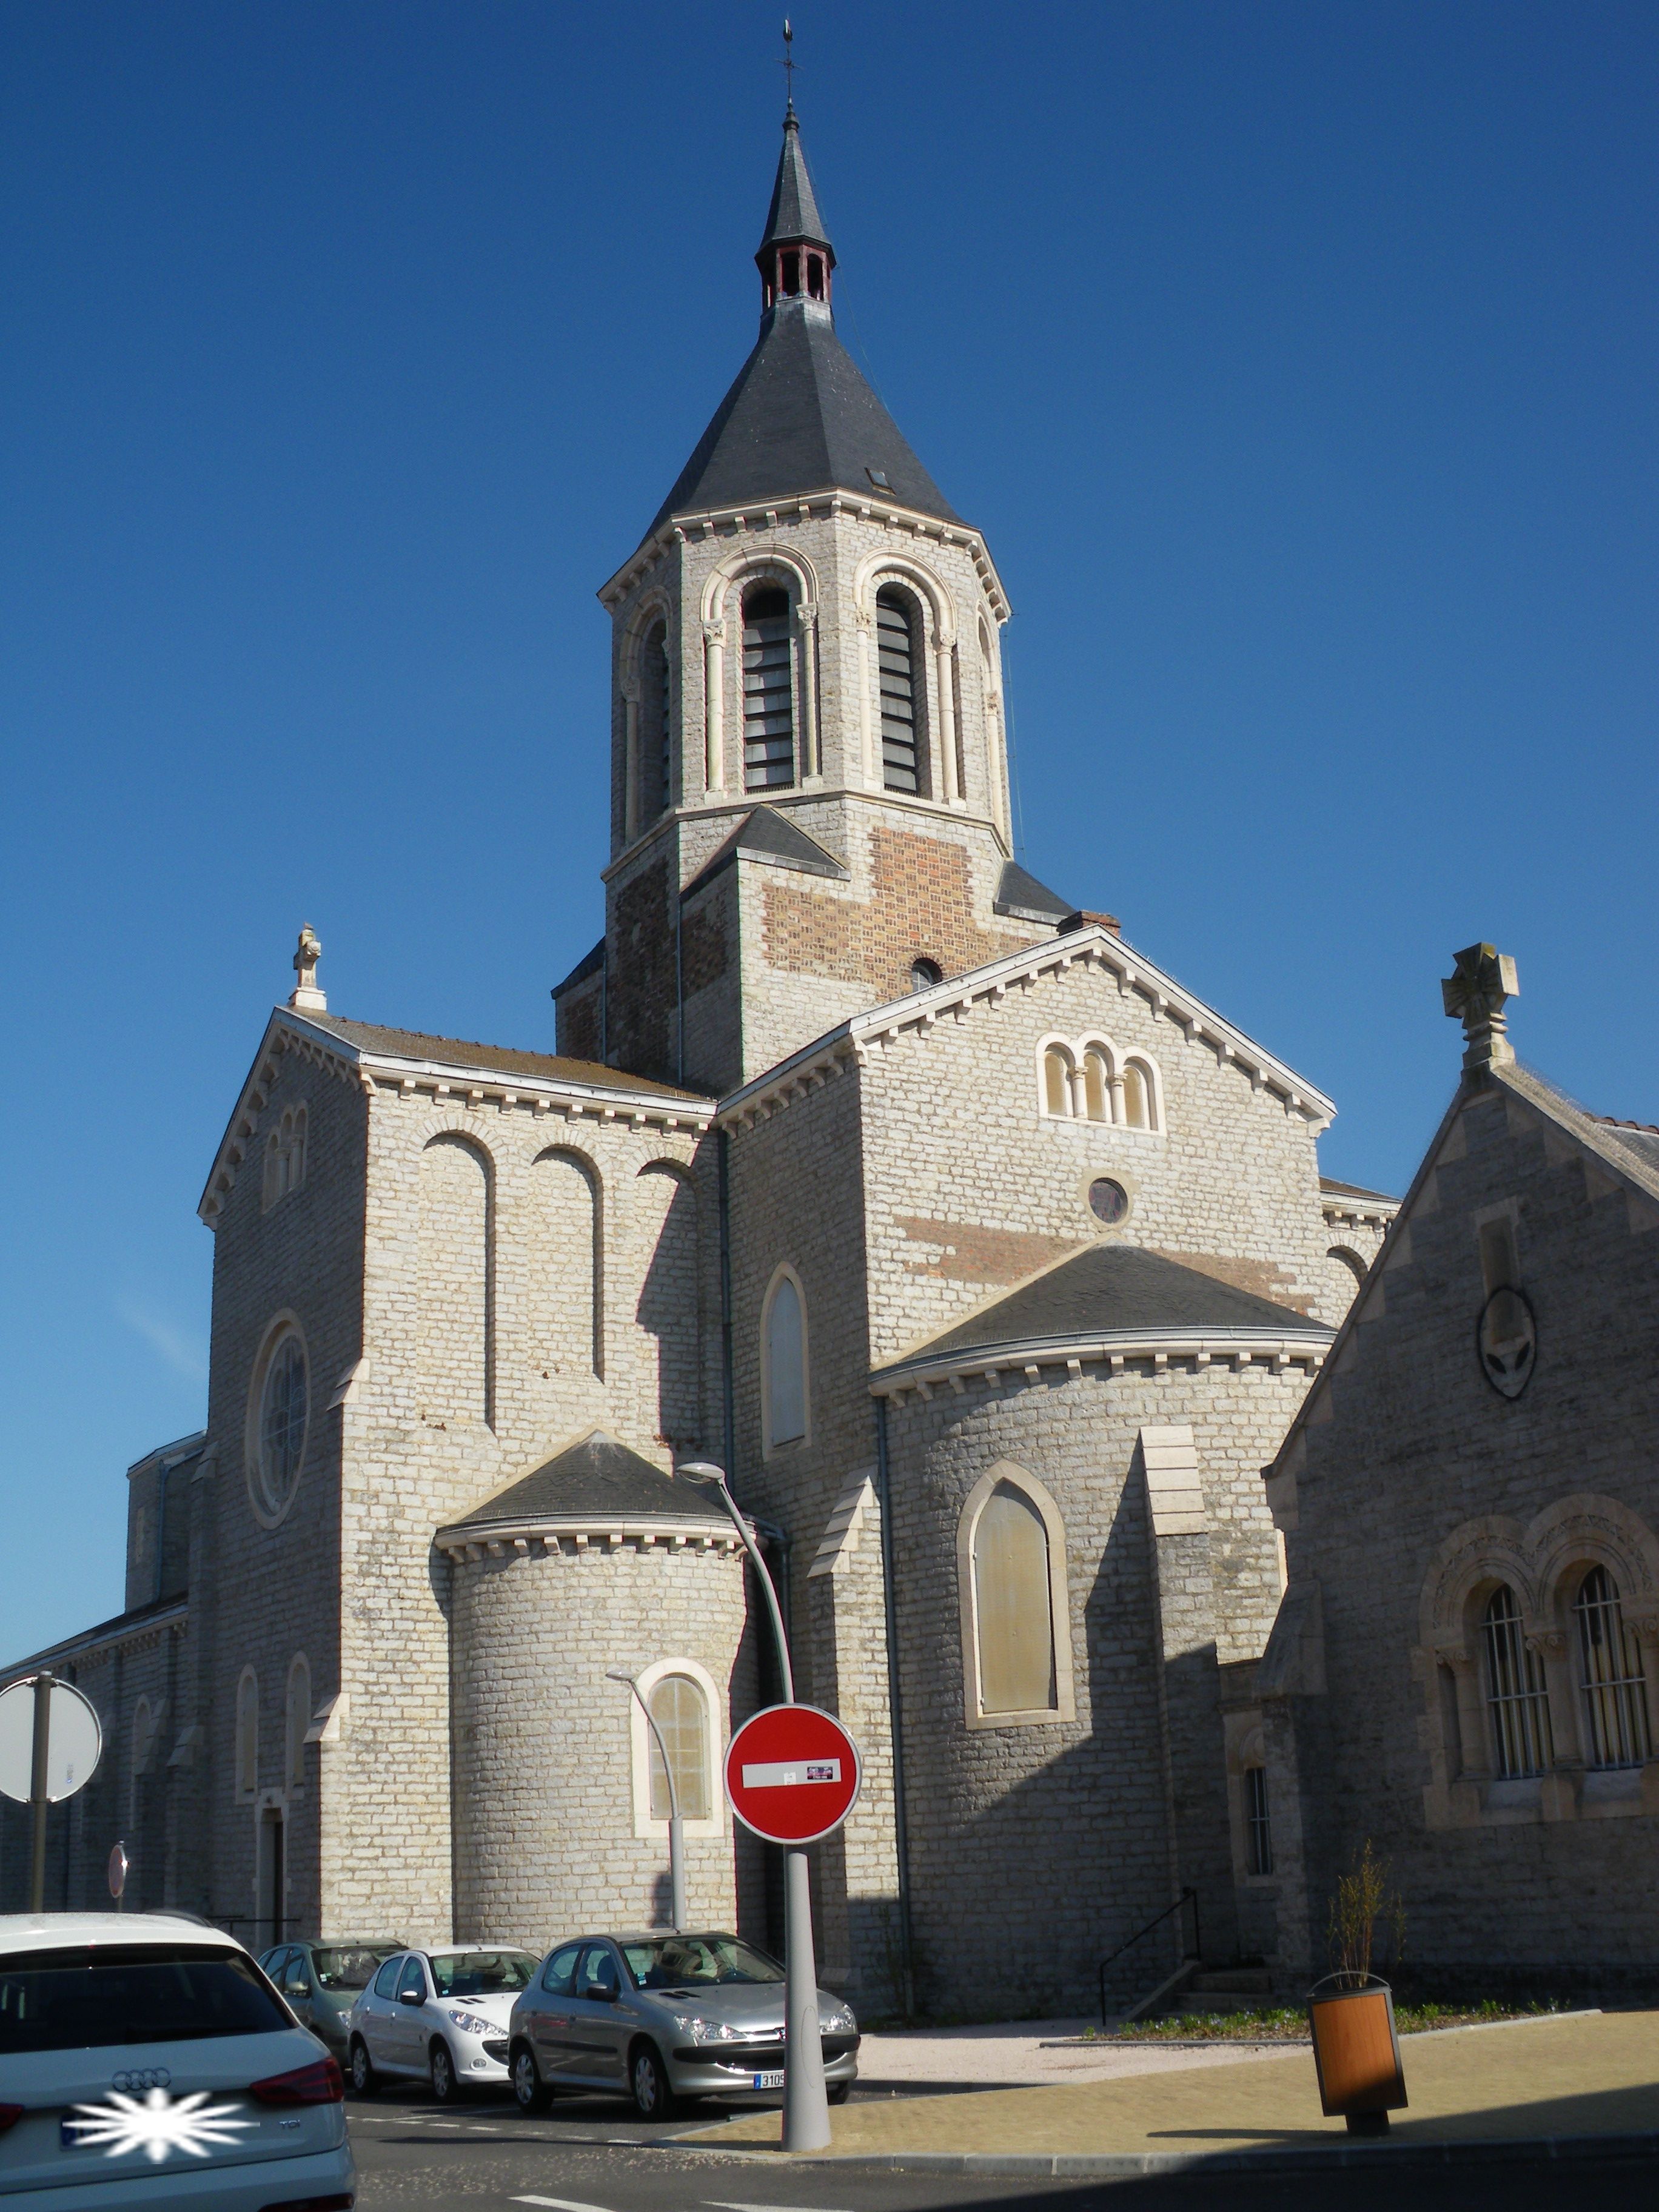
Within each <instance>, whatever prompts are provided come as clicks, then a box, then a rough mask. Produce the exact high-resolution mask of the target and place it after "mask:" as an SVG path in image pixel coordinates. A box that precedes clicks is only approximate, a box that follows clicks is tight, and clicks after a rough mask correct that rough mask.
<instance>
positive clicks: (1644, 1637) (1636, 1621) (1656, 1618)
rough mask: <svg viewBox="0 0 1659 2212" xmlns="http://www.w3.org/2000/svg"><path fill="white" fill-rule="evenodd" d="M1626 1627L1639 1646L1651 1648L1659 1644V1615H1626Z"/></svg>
mask: <svg viewBox="0 0 1659 2212" xmlns="http://www.w3.org/2000/svg"><path fill="white" fill-rule="evenodd" d="M1625 1626H1626V1628H1628V1629H1629V1630H1630V1632H1631V1633H1632V1635H1633V1636H1634V1637H1635V1638H1636V1640H1637V1642H1638V1644H1647V1645H1649V1646H1652V1645H1653V1644H1659V1614H1656V1613H1626V1615H1625Z"/></svg>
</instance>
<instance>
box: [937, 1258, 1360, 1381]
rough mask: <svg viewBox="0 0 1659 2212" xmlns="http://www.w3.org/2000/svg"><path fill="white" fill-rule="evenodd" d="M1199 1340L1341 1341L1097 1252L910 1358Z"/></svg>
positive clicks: (1299, 1320)
mask: <svg viewBox="0 0 1659 2212" xmlns="http://www.w3.org/2000/svg"><path fill="white" fill-rule="evenodd" d="M1135 1331H1141V1332H1145V1333H1146V1334H1203V1335H1206V1336H1222V1335H1226V1334H1237V1335H1241V1336H1253V1337H1261V1336H1297V1337H1303V1338H1311V1339H1315V1340H1323V1341H1325V1342H1328V1341H1329V1340H1331V1339H1332V1338H1333V1337H1334V1335H1335V1334H1336V1332H1335V1330H1334V1329H1331V1328H1326V1326H1325V1324H1324V1323H1323V1322H1316V1321H1311V1320H1310V1319H1309V1317H1308V1316H1307V1315H1306V1314H1304V1313H1297V1312H1296V1311H1295V1310H1293V1309H1292V1308H1291V1307H1289V1306H1280V1305H1275V1304H1273V1300H1272V1299H1271V1298H1263V1297H1257V1296H1256V1294H1255V1291H1241V1290H1239V1289H1237V1288H1236V1287H1235V1286H1234V1285H1232V1284H1231V1283H1223V1282H1218V1281H1217V1279H1215V1277H1214V1276H1213V1275H1205V1274H1200V1273H1199V1271H1198V1269H1197V1268H1196V1267H1182V1265H1181V1263H1180V1262H1179V1261H1176V1260H1166V1259H1165V1258H1164V1256H1163V1255H1162V1254H1161V1253H1158V1252H1146V1251H1142V1250H1141V1249H1139V1248H1138V1247H1137V1246H1135V1245H1133V1244H1094V1245H1091V1246H1090V1247H1089V1248H1088V1249H1086V1250H1085V1251H1082V1252H1078V1253H1074V1254H1073V1256H1072V1257H1071V1258H1070V1259H1069V1260H1062V1261H1060V1264H1059V1265H1058V1266H1057V1267H1050V1268H1048V1269H1047V1270H1046V1271H1045V1273H1042V1274H1041V1275H1038V1276H1036V1277H1035V1278H1034V1279H1032V1280H1031V1281H1030V1282H1027V1283H1022V1284H1020V1285H1018V1288H1017V1289H1014V1290H1012V1291H1009V1292H1008V1294H1007V1296H1006V1297H1002V1298H999V1299H997V1300H995V1301H994V1304H990V1305H988V1306H985V1307H982V1308H981V1310H980V1311H979V1312H978V1313H976V1314H971V1315H969V1317H968V1319H967V1320H966V1321H964V1322H958V1323H957V1326H956V1327H955V1328H948V1329H946V1330H945V1331H944V1333H943V1334H941V1335H939V1336H934V1337H930V1338H929V1339H928V1340H927V1344H926V1345H925V1346H919V1347H918V1348H917V1350H916V1351H915V1352H911V1353H910V1354H909V1355H908V1358H910V1359H915V1358H921V1357H922V1356H924V1355H925V1356H926V1357H927V1358H928V1359H930V1360H931V1359H935V1358H939V1356H940V1355H941V1354H942V1353H945V1352H988V1351H991V1350H994V1349H1000V1348H1001V1347H1004V1346H1020V1345H1032V1346H1036V1345H1040V1344H1042V1343H1044V1342H1066V1341H1069V1340H1072V1339H1073V1338H1077V1337H1089V1336H1101V1337H1107V1336H1121V1335H1124V1334H1130V1333H1132V1332H1135Z"/></svg>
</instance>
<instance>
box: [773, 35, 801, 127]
mask: <svg viewBox="0 0 1659 2212" xmlns="http://www.w3.org/2000/svg"><path fill="white" fill-rule="evenodd" d="M799 66H800V64H799V62H797V61H796V59H795V34H794V32H793V30H792V29H791V28H790V26H789V18H788V17H787V15H786V16H785V17H784V19H783V59H782V60H781V62H780V63H779V64H778V67H779V68H780V69H781V70H782V71H783V82H784V85H785V88H786V89H785V94H784V97H785V100H786V101H787V105H788V108H789V112H790V113H791V114H792V115H793V113H794V112H795V71H796V70H797V69H799Z"/></svg>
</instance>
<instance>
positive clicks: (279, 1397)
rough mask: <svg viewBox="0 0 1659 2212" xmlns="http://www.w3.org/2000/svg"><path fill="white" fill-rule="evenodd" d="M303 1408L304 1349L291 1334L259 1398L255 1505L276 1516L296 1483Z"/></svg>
mask: <svg viewBox="0 0 1659 2212" xmlns="http://www.w3.org/2000/svg"><path fill="white" fill-rule="evenodd" d="M309 1410H310V1404H309V1392H308V1390H307V1382H306V1355H305V1347H304V1346H303V1345H302V1344H301V1341H300V1340H299V1338H298V1337H297V1336H285V1337H284V1338H283V1340H282V1342H281V1343H280V1344H279V1345H278V1346H276V1350H275V1352H272V1354H271V1356H270V1365H269V1366H268V1367H267V1368H266V1370H265V1380H264V1389H263V1390H262V1391H261V1392H260V1394H259V1454H258V1486H259V1492H260V1499H259V1502H260V1503H261V1504H263V1505H264V1509H265V1511H266V1512H267V1513H269V1514H270V1515H271V1516H273V1517H276V1518H280V1517H281V1516H282V1515H283V1514H284V1513H286V1512H287V1510H288V1509H289V1505H290V1504H292V1502H293V1498H294V1492H295V1489H296V1487H297V1486H298V1484H299V1480H300V1461H301V1456H302V1455H303V1453H304V1451H305V1441H306V1419H307V1413H308V1412H309Z"/></svg>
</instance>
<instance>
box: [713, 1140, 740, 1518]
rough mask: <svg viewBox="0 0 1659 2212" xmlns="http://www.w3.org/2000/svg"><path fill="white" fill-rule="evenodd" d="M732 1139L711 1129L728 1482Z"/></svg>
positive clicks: (732, 1402)
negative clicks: (716, 1164)
mask: <svg viewBox="0 0 1659 2212" xmlns="http://www.w3.org/2000/svg"><path fill="white" fill-rule="evenodd" d="M731 1142H732V1139H731V1138H730V1136H729V1135H728V1133H726V1130H724V1129H718V1128H717V1129H716V1130H715V1132H714V1145H715V1158H716V1159H717V1161H718V1162H719V1165H720V1464H721V1466H722V1467H724V1468H725V1469H726V1480H727V1481H728V1482H730V1481H732V1480H735V1478H736V1475H737V1472H738V1414H737V1401H736V1397H735V1395H734V1393H733V1387H732V1168H731V1159H730V1151H729V1148H730V1146H731Z"/></svg>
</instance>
